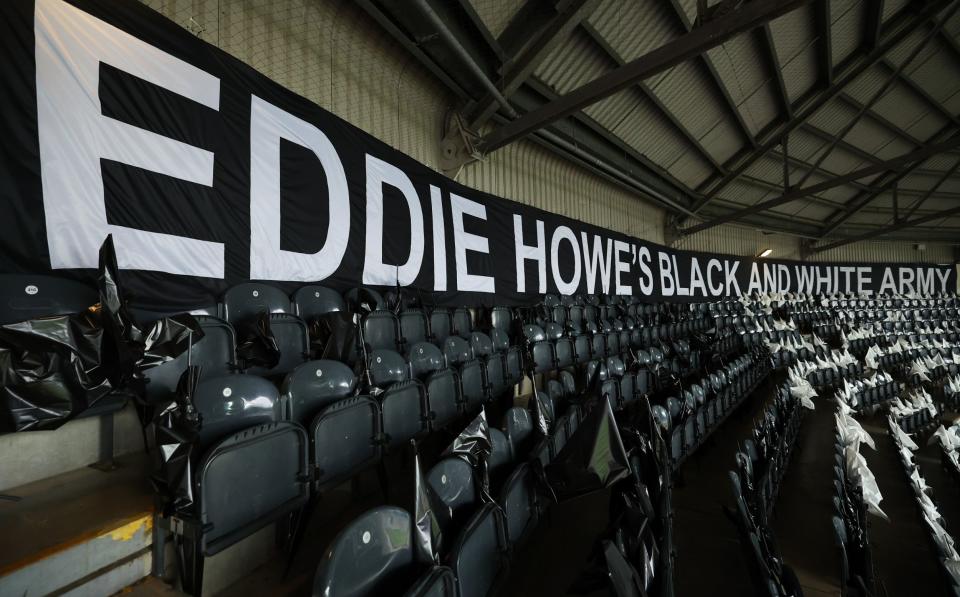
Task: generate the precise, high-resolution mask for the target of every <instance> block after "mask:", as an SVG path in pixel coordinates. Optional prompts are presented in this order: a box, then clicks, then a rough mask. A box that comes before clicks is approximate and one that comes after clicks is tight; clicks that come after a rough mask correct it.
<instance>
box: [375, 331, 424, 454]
mask: <svg viewBox="0 0 960 597" xmlns="http://www.w3.org/2000/svg"><path fill="white" fill-rule="evenodd" d="M367 371H368V373H369V375H370V383H371V384H372V385H374V386H376V387H378V388H380V389H381V390H383V392H382V393H380V394H379V395H378V396H377V399H378V401H379V402H380V412H381V420H382V427H381V430H382V432H383V439H384V442H385V444H386V445H387V446H389V447H394V446H399V445H405V444H407V443H408V442H409V441H410V440H411V439H413V438H415V437H418V436H420V435H422V434H424V433H426V432H427V430H428V428H429V420H430V416H429V409H428V406H427V399H426V392H425V391H424V387H423V385H422V384H421V383H420V382H419V381H418V380H411V379H410V365H409V364H408V363H407V361H406V359H404V358H403V357H402V356H400V355H399V354H397V353H396V352H394V351H392V350H374V351H373V352H371V353H370V360H369V362H368V363H367Z"/></svg>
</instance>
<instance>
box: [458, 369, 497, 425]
mask: <svg viewBox="0 0 960 597" xmlns="http://www.w3.org/2000/svg"><path fill="white" fill-rule="evenodd" d="M487 390H488V384H487V380H486V369H485V367H484V365H483V363H482V362H481V361H479V360H477V359H473V360H471V361H467V362H466V363H463V364H462V365H460V395H461V399H462V401H463V407H464V409H465V410H467V411H468V412H474V411H477V410H479V408H480V405H482V404H483V403H485V402H487V401H488V400H489V398H490V395H489V393H488V391H487Z"/></svg>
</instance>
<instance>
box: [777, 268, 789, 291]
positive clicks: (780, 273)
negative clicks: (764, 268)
mask: <svg viewBox="0 0 960 597" xmlns="http://www.w3.org/2000/svg"><path fill="white" fill-rule="evenodd" d="M789 291H790V268H789V267H787V266H785V265H783V264H782V263H780V264H778V265H777V292H789Z"/></svg>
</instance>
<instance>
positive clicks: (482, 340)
mask: <svg viewBox="0 0 960 597" xmlns="http://www.w3.org/2000/svg"><path fill="white" fill-rule="evenodd" d="M470 348H472V349H473V354H474V356H476V357H485V356H489V355H491V354H493V341H492V340H491V339H490V336H488V335H486V334H484V333H483V332H471V333H470Z"/></svg>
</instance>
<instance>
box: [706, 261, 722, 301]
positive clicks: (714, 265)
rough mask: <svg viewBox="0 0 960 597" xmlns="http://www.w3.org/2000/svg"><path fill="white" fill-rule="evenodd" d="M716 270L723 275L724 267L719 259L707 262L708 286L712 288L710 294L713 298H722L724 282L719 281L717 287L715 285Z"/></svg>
mask: <svg viewBox="0 0 960 597" xmlns="http://www.w3.org/2000/svg"><path fill="white" fill-rule="evenodd" d="M714 270H716V271H717V272H719V273H721V274H722V273H723V266H722V265H720V260H719V259H711V260H709V261H707V286H708V287H709V288H710V294H711V295H712V296H720V295H722V294H723V282H722V281H718V282H717V285H716V286H714V285H713V272H714Z"/></svg>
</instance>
